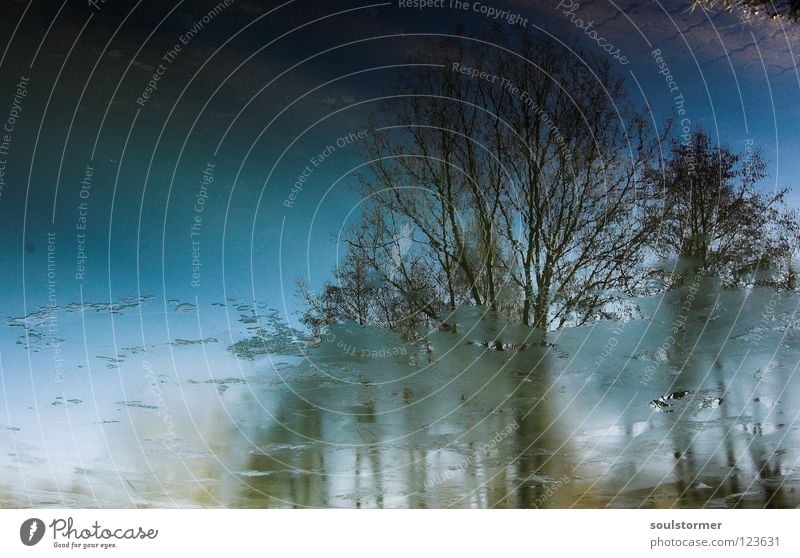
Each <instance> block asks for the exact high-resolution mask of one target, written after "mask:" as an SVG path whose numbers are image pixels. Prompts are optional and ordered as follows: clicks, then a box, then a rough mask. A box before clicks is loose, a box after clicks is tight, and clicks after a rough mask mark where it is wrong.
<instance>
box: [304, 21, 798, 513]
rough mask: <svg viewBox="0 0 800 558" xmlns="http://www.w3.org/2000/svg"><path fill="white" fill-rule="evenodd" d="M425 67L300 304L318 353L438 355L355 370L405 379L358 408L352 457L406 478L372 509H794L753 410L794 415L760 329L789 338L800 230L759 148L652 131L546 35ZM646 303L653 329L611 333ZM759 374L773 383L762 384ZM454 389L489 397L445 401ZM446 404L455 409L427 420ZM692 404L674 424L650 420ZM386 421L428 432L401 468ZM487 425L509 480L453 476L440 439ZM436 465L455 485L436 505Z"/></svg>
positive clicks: (603, 73)
mask: <svg viewBox="0 0 800 558" xmlns="http://www.w3.org/2000/svg"><path fill="white" fill-rule="evenodd" d="M495 42H497V41H495ZM413 62H414V63H415V65H412V66H410V67H409V69H407V70H405V71H404V73H403V74H402V76H401V78H400V80H399V82H398V83H397V84H396V88H395V90H394V91H393V94H392V95H391V96H389V99H388V100H387V101H386V102H385V103H384V104H382V105H380V106H379V107H378V108H376V110H375V112H374V113H373V115H372V122H371V126H370V129H371V132H370V134H369V139H368V141H367V142H366V144H365V147H364V148H363V156H364V161H365V169H366V170H365V171H364V172H362V174H361V175H360V176H359V177H358V181H357V183H356V184H355V185H354V187H355V188H357V189H358V191H359V192H360V193H361V194H362V196H363V203H362V204H361V211H360V217H359V220H358V221H357V222H356V223H354V224H352V225H350V226H349V228H347V229H346V230H345V231H344V233H343V235H342V236H341V238H340V240H341V242H342V244H343V246H344V247H345V250H344V251H343V254H344V255H343V258H342V260H341V261H340V263H339V265H338V266H337V267H336V269H335V270H334V277H333V280H331V281H329V282H328V283H326V284H325V285H323V286H322V288H321V289H319V290H313V289H312V288H311V287H310V286H309V285H307V284H305V283H301V285H300V295H301V296H302V298H303V299H304V300H305V301H306V302H307V304H308V310H307V311H306V313H305V314H304V316H303V318H302V321H303V322H304V324H305V325H306V326H307V327H308V328H309V329H310V330H311V331H312V334H313V335H312V339H313V340H314V341H315V343H312V345H315V344H317V342H318V343H319V344H321V345H323V347H322V348H323V349H324V345H325V343H324V340H325V339H328V340H330V339H335V340H337V341H341V340H342V339H344V340H345V341H347V342H346V343H345V346H350V345H352V344H357V345H359V346H360V344H363V343H366V342H367V340H368V339H369V338H371V336H374V335H375V332H376V331H378V330H383V331H390V332H391V335H394V336H397V338H398V339H401V340H402V341H397V343H403V342H409V341H417V340H421V341H423V342H421V343H420V344H419V347H421V349H420V354H422V355H425V356H427V358H418V357H420V354H417V353H416V352H415V351H414V350H412V349H409V352H408V357H407V358H406V352H405V350H404V351H403V352H402V358H396V359H394V360H385V361H381V362H380V364H376V362H375V361H371V360H370V359H363V358H362V359H349V360H348V361H347V366H348V367H351V368H352V371H353V373H356V374H360V375H361V376H359V378H363V379H368V381H369V382H372V381H377V380H376V378H382V377H383V376H384V375H385V376H386V377H389V378H403V379H404V380H403V385H402V386H400V387H402V389H400V387H398V388H397V389H396V390H395V391H396V393H393V394H391V393H390V394H388V395H387V398H386V399H381V397H380V396H379V395H378V394H379V390H377V389H376V388H375V386H374V385H372V384H371V383H370V384H369V388H368V389H367V392H368V393H366V394H365V400H364V401H362V402H360V403H359V404H361V405H366V404H369V406H370V407H369V408H370V409H374V410H375V413H374V416H375V417H376V418H375V425H374V426H373V425H371V426H370V430H371V431H373V432H375V433H376V435H377V438H376V440H369V441H367V440H362V439H361V438H358V437H356V438H355V439H356V440H358V441H363V442H365V443H366V444H367V445H368V447H369V450H370V451H371V452H377V454H375V453H369V452H367V453H364V454H363V455H361V454H360V453H359V452H356V459H355V463H356V467H358V468H359V470H362V469H361V467H362V465H363V464H364V463H367V462H369V463H371V466H370V470H372V469H376V468H378V467H377V466H376V465H375V464H374V463H383V464H386V463H401V464H403V465H402V466H400V467H399V468H398V471H405V469H404V468H403V467H404V466H405V465H407V466H408V467H409V469H408V470H409V471H414V473H413V474H411V473H409V475H411V476H409V477H408V478H400V476H399V475H398V476H397V477H395V478H392V476H391V475H389V476H384V475H381V476H380V482H381V490H380V491H379V492H381V493H382V491H383V490H386V491H387V493H389V492H394V493H398V491H399V492H400V493H403V491H407V492H406V494H408V495H409V499H408V500H406V504H407V505H413V506H415V507H416V506H419V507H421V506H434V507H435V506H440V505H465V506H473V505H476V506H510V507H525V506H542V507H545V506H547V507H563V506H588V507H598V506H623V507H627V506H633V505H635V506H653V507H658V506H690V507H692V506H700V505H703V506H705V505H710V506H722V507H733V506H749V507H753V506H779V507H784V506H788V505H792V504H793V503H794V504H796V502H797V499H796V496H795V495H794V493H793V492H792V491H793V490H794V486H795V485H796V483H795V481H793V480H792V479H791V475H792V472H791V471H789V470H788V469H787V465H786V463H784V454H785V452H786V451H791V450H787V445H788V441H787V442H786V443H784V439H783V438H781V439H778V438H772V439H767V438H765V437H764V436H763V433H764V429H767V430H770V431H776V430H779V429H781V428H783V427H784V426H785V424H784V423H783V422H781V421H782V420H783V419H781V418H780V416H779V415H781V414H782V410H781V409H780V406H779V404H778V403H775V404H774V405H773V406H771V407H767V406H765V405H763V404H762V403H760V402H759V401H760V397H763V398H764V400H765V401H766V400H769V401H778V400H780V399H786V400H793V399H795V398H796V397H797V396H798V394H797V393H795V392H794V391H793V390H791V389H790V388H789V387H788V383H787V381H786V378H787V377H788V372H790V371H791V370H789V368H791V363H790V362H788V361H790V360H792V359H795V361H796V359H797V358H798V357H797V353H796V351H792V350H791V349H785V348H784V347H783V345H781V343H782V341H781V340H780V339H778V337H779V336H778V334H774V335H773V333H770V332H771V331H774V327H773V326H772V325H770V327H773V329H768V328H767V326H765V324H764V323H762V322H766V321H773V318H774V320H775V321H779V320H780V321H781V322H782V326H781V327H783V328H784V329H783V330H781V331H782V332H784V333H785V332H787V331H788V329H789V328H790V327H791V326H790V321H791V318H790V317H789V309H791V308H792V305H793V304H795V302H796V300H797V295H796V294H795V293H794V292H793V291H794V290H795V288H796V273H795V271H794V268H793V265H792V259H793V257H794V255H795V252H796V250H797V247H798V245H799V244H800V236H799V235H800V226H799V225H798V217H797V214H796V212H795V211H794V210H793V209H791V208H790V207H788V206H787V204H786V197H787V194H788V190H786V189H772V190H770V189H769V188H768V187H767V185H766V184H765V179H766V172H765V170H766V164H765V162H764V160H763V157H762V155H761V153H760V151H759V150H758V149H757V148H756V147H755V146H747V147H746V148H745V149H743V150H742V151H737V150H735V149H732V148H731V147H728V146H726V145H724V144H723V143H721V142H719V141H717V140H715V139H713V138H712V137H711V136H710V135H709V134H708V133H707V132H706V131H704V130H697V131H694V132H689V133H687V134H684V135H679V136H674V135H671V132H670V129H671V127H670V124H669V122H667V123H665V124H664V125H663V126H660V128H661V129H660V130H658V129H656V128H655V127H654V125H653V120H652V117H651V115H650V114H648V113H646V112H643V111H642V110H641V109H639V108H638V107H637V106H636V104H635V103H634V102H633V101H631V99H630V98H629V97H628V95H627V93H626V87H625V83H624V80H623V78H622V77H621V76H620V75H618V74H617V72H616V71H615V69H614V68H612V67H611V66H610V65H609V63H608V61H607V60H606V59H604V58H602V57H601V56H598V55H596V53H591V52H578V51H570V50H568V49H566V48H565V47H564V46H563V45H560V44H556V43H554V42H552V41H549V40H547V39H546V38H543V37H533V36H530V37H529V38H527V39H520V42H519V44H515V45H514V48H513V49H511V50H507V49H505V48H503V47H499V46H497V45H495V44H493V43H492V41H488V42H484V41H468V40H463V41H444V42H437V48H436V49H431V50H429V51H428V52H426V53H425V54H423V55H420V56H418V57H417V58H415V59H414V60H413ZM743 287H747V288H743ZM776 292H780V293H783V295H782V296H780V297H778V299H773V298H770V296H771V295H770V293H776ZM652 294H658V295H660V296H659V297H658V298H659V300H660V303H659V304H658V305H657V307H655V309H654V310H652V311H651V313H650V314H649V315H646V318H647V319H646V320H643V321H640V322H639V324H643V325H644V326H646V327H638V326H637V324H636V323H634V325H633V326H631V327H630V329H629V330H625V331H623V330H622V329H614V328H618V327H621V326H620V324H619V322H628V321H631V320H634V319H635V318H637V317H642V316H644V314H642V313H641V312H640V309H639V308H638V305H639V304H645V302H643V301H645V300H646V296H647V295H652ZM650 300H652V299H650ZM774 300H777V301H778V302H777V303H776V304H774V305H773V301H774ZM765 309H767V310H765ZM778 309H780V310H778ZM765 312H766V313H768V314H769V315H767V314H765ZM465 316H469V319H465ZM765 316H766V317H765ZM759 320H760V321H759ZM784 322H785V323H784ZM353 324H355V326H356V327H351V328H350V329H349V330H347V331H345V330H343V329H341V328H342V327H350V326H352V325H353ZM587 324H592V325H593V327H592V328H591V329H589V328H584V330H582V333H576V332H577V331H579V330H576V329H573V327H568V326H584V325H587ZM554 330H559V334H558V336H557V337H558V338H557V339H556V338H555V337H556V336H552V335H551V336H549V335H548V332H552V331H554ZM738 330H743V333H740V334H739V335H744V336H750V337H752V340H751V345H747V346H745V345H744V344H743V343H742V342H741V341H738V340H737V335H736V334H735V331H738ZM595 331H596V332H601V333H600V334H598V333H594V334H595V335H601V334H602V336H601V337H599V338H595V337H592V334H593V332H595ZM571 332H572V333H571ZM781 334H783V333H781ZM576 335H581V336H582V337H581V339H580V340H579V341H580V345H579V343H578V342H577V341H578V340H577V339H576V338H575V337H574V336H576ZM347 336H349V337H347ZM359 336H361V339H359ZM352 339H355V341H352V342H351V341H350V340H352ZM570 339H572V340H573V341H576V342H575V343H573V344H570V343H571V341H570ZM665 339H670V340H671V341H670V342H669V343H666V342H665ZM611 340H613V345H610V342H611ZM551 341H552V342H551ZM764 344H772V345H774V346H770V347H768V350H760V348H759V349H758V350H751V349H753V348H755V347H756V345H758V346H759V347H761V345H764ZM412 346H413V345H412ZM610 346H613V347H614V348H615V349H614V350H613V351H611V350H609V352H608V353H603V360H602V363H601V364H598V361H597V360H596V357H597V354H598V353H600V352H601V350H603V349H601V348H603V347H605V348H608V347H610ZM651 348H652V349H653V350H651ZM662 348H663V351H662V350H661V349H662ZM662 353H663V354H662ZM319 354H320V355H322V354H323V353H322V352H320V353H319ZM324 354H328V353H324ZM334 354H335V351H334ZM348 354H349V353H348ZM314 355H317V353H314V352H313V350H312V353H311V356H312V359H313V358H314ZM567 357H569V358H567ZM319 361H320V362H323V359H319ZM759 367H772V368H773V369H778V370H781V372H778V373H776V374H775V377H774V379H773V381H771V382H766V383H765V382H762V381H761V378H760V377H759V376H758V375H757V374H753V372H752V370H753V369H759ZM587 370H589V371H590V372H587ZM410 371H412V372H413V373H411V374H410V373H409V372H410ZM462 374H463V375H465V376H467V377H469V378H478V379H479V380H480V383H479V384H476V385H472V386H469V387H463V386H461V385H460V384H458V383H454V384H453V385H451V384H450V382H451V380H452V379H453V378H454V377H455V378H458V379H459V381H460V380H461V375H462ZM406 378H410V380H408V381H406ZM471 381H472V380H471ZM429 383H430V384H431V385H428V384H429ZM595 383H597V385H596V386H595ZM442 385H445V386H446V388H443V389H439V388H440V387H441V386H442ZM426 386H427V387H426ZM433 386H435V387H436V393H437V394H439V396H440V397H441V398H442V400H441V401H438V400H437V402H436V404H433V402H432V401H426V403H425V405H424V406H423V405H416V401H418V399H419V397H418V394H420V393H425V392H430V391H432V390H433V389H434V388H433ZM456 386H458V387H456ZM679 391H680V392H681V393H686V394H687V397H686V398H685V401H682V402H681V405H682V406H681V405H678V404H676V406H675V408H671V409H669V410H667V411H665V412H659V410H658V409H656V410H652V409H650V407H649V406H648V402H649V401H651V400H654V399H658V398H659V397H664V396H667V395H668V394H670V393H675V392H679ZM698 393H699V394H701V395H700V396H699V397H695V395H697V394H698ZM754 394H756V395H755V396H754ZM706 396H707V398H706V399H707V400H709V401H717V402H720V404H719V405H714V406H709V405H702V404H701V403H702V401H703V400H704V399H703V398H705V397H706ZM337 397H339V396H338V394H337ZM498 402H503V403H502V404H499V403H498ZM723 402H724V403H723ZM476 403H480V407H479V410H476V409H472V410H471V411H470V409H471V406H472V405H475V404H476ZM394 405H401V408H403V409H405V410H404V412H403V417H404V421H403V426H404V427H410V426H411V425H414V426H415V427H416V426H419V427H420V429H419V430H414V432H415V433H418V439H415V440H414V443H413V444H410V445H411V447H413V448H414V449H413V451H411V452H410V453H409V455H408V456H400V454H392V451H393V450H394V448H392V449H385V448H382V447H379V446H378V445H373V444H379V443H380V442H381V441H382V440H384V439H385V437H386V436H390V435H391V432H392V428H393V427H392V426H390V424H391V423H390V422H389V423H384V422H383V421H384V418H383V414H382V412H381V411H385V410H387V409H393V408H394ZM470 412H471V413H473V414H470ZM406 415H407V416H406ZM443 416H444V417H447V420H446V421H440V418H441V417H443ZM486 417H491V419H492V420H491V424H492V428H491V429H490V428H483V429H482V431H481V435H489V436H490V437H491V433H492V432H496V431H499V430H501V429H502V428H504V426H505V425H507V424H508V421H509V420H513V422H514V424H516V425H518V428H515V429H514V431H513V434H511V435H510V436H509V437H508V439H507V440H504V442H503V444H502V447H500V448H499V453H498V459H497V460H494V458H495V456H494V455H493V456H492V458H493V459H492V460H491V461H494V465H491V464H490V463H489V461H490V460H486V463H484V462H483V461H480V462H477V463H475V464H473V463H470V465H469V467H466V468H464V469H463V471H462V469H461V468H460V465H459V463H461V462H462V461H463V456H464V455H471V453H470V452H473V453H474V451H475V449H474V447H479V444H480V438H478V439H477V440H475V439H473V440H469V441H470V442H471V443H473V444H474V447H473V446H469V447H466V448H465V447H458V448H455V449H457V450H458V451H455V452H454V454H453V455H450V456H446V457H445V458H442V457H440V456H439V454H440V452H442V451H444V450H443V449H442V448H443V447H446V446H442V444H441V441H439V440H436V439H435V438H431V431H430V429H429V427H428V425H430V424H438V423H440V422H445V423H447V424H449V425H451V426H452V425H455V429H456V430H457V431H459V432H461V431H463V430H466V429H467V428H468V426H469V425H473V424H475V423H476V421H477V422H478V423H482V421H483V420H484V419H485V418H486ZM709 417H710V418H709ZM711 418H713V420H711ZM417 421H422V424H417ZM706 421H708V422H706ZM356 426H357V425H356ZM359 451H361V452H362V453H363V452H364V451H366V450H363V449H362V450H359ZM448 451H449V450H448ZM459 452H460V453H459ZM390 454H392V455H391V457H390V456H389V455H390ZM376 455H377V456H378V457H376ZM398 459H399V461H397V460H398ZM448 459H449V460H450V461H448ZM370 460H377V461H375V462H374V463H373V461H370ZM442 467H449V468H450V470H455V471H457V473H454V475H456V477H457V479H456V480H455V481H454V482H453V483H447V482H443V483H441V484H438V483H434V484H433V485H432V484H431V483H430V475H433V476H434V477H436V476H437V475H441V471H442ZM454 468H455V469H454ZM787 479H788V480H789V485H790V486H791V488H787V487H786V486H785V485H784V483H785V482H786V481H787ZM367 484H368V485H369V482H367ZM556 486H557V490H555V489H554V487H556ZM356 492H359V491H356ZM369 494H372V495H373V496H374V494H375V492H371V493H369ZM412 496H413V497H412ZM370 498H371V496H369V495H368V497H366V499H364V500H363V501H364V502H371V503H372V504H373V505H374V503H375V502H374V501H373V500H371V499H370ZM359 501H362V500H359ZM382 504H383V502H382ZM387 505H389V504H388V503H387Z"/></svg>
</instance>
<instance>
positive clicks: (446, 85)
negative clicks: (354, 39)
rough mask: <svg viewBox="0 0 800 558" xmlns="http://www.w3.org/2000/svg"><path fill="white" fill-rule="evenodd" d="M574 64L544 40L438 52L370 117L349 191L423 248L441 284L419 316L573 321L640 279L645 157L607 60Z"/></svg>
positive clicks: (648, 137) (638, 127) (647, 142)
mask: <svg viewBox="0 0 800 558" xmlns="http://www.w3.org/2000/svg"><path fill="white" fill-rule="evenodd" d="M573 56H574V55H573V54H571V53H569V52H568V51H566V50H565V49H564V48H563V47H561V46H559V45H556V44H554V43H553V42H550V41H547V40H544V39H542V38H537V39H535V40H534V39H527V40H523V42H522V43H521V44H520V45H518V46H517V48H515V51H514V52H511V51H508V50H505V49H503V48H502V47H499V46H487V45H486V44H480V45H477V46H474V47H471V48H463V47H460V46H456V45H455V44H452V43H448V44H446V45H445V46H444V48H442V49H441V50H439V52H438V54H434V55H430V54H429V55H426V56H425V58H424V60H425V61H426V62H427V63H429V64H431V63H435V64H439V67H437V68H435V69H431V68H423V69H416V70H413V71H411V72H410V73H409V74H408V75H406V79H405V81H404V82H403V86H404V87H405V88H407V89H410V90H411V91H413V94H408V95H404V96H401V97H399V98H397V99H393V100H392V102H391V103H390V104H389V105H388V106H387V107H385V108H384V110H383V111H382V112H381V113H380V114H379V115H377V116H376V118H375V119H374V121H373V129H375V133H374V134H372V141H371V143H370V144H369V149H368V151H367V153H366V155H367V156H368V157H369V159H370V172H369V174H366V175H365V176H363V177H362V180H361V191H362V193H363V195H364V196H365V197H367V198H368V199H369V200H371V203H373V204H375V205H376V206H377V207H379V208H380V210H381V211H385V212H386V213H388V214H392V215H401V216H403V217H404V218H406V219H408V221H409V222H411V223H412V224H413V225H414V226H415V228H416V230H418V231H419V234H420V237H421V238H423V239H424V243H425V246H426V248H427V250H428V251H429V252H430V254H431V257H430V264H432V265H435V268H436V270H437V273H435V275H439V274H440V275H441V276H442V279H443V281H442V284H441V287H443V288H442V289H433V290H431V291H430V293H429V294H430V296H431V297H432V301H431V304H430V306H431V307H441V306H445V307H449V308H453V307H454V306H455V305H457V304H459V303H463V302H465V300H464V299H465V298H466V299H467V300H466V301H468V302H469V303H471V304H475V305H482V306H485V307H487V309H489V310H498V309H500V310H503V311H508V312H510V313H511V314H517V315H518V316H519V318H520V319H521V321H522V322H524V323H525V324H529V325H535V326H537V327H541V328H550V327H554V326H560V325H563V324H564V323H566V322H567V321H571V322H573V323H584V322H585V321H587V320H589V319H591V318H592V317H595V316H597V315H598V313H599V312H601V309H602V308H603V307H604V305H606V304H607V303H608V302H609V301H610V300H612V299H613V298H614V297H616V296H619V295H620V293H622V292H624V291H626V290H628V289H630V288H631V287H632V286H633V285H634V284H635V283H636V281H637V279H638V278H639V276H640V275H641V273H640V271H641V270H640V267H641V266H638V265H637V264H638V263H639V260H640V254H641V251H642V250H643V248H644V246H645V243H646V241H647V240H648V235H647V230H646V229H645V227H644V226H643V222H642V220H641V219H640V218H639V217H640V215H639V212H638V211H637V207H638V205H639V203H640V202H642V201H643V200H644V199H645V198H646V195H647V193H646V192H645V191H644V189H643V188H642V187H641V186H642V183H641V181H640V180H639V179H640V178H641V176H642V174H643V170H644V168H645V165H646V163H647V161H648V158H649V157H650V154H651V153H654V152H657V150H655V149H653V138H652V134H651V133H650V130H649V129H648V128H647V126H645V124H644V121H643V119H642V118H641V117H640V116H639V115H638V114H636V112H635V111H633V110H632V109H631V108H630V104H629V103H628V102H627V101H626V99H625V96H624V94H623V87H622V81H621V79H620V78H618V77H616V76H615V75H614V74H613V72H612V70H611V69H610V67H609V65H608V63H607V62H606V61H605V60H603V59H600V58H597V57H595V56H593V55H590V54H585V53H582V54H581V56H580V58H578V60H581V61H583V63H582V64H581V63H576V60H574V59H572V57H573ZM481 72H483V73H481ZM476 74H477V75H476ZM464 295H466V296H464Z"/></svg>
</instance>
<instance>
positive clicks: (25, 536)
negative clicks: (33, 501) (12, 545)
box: [19, 517, 44, 546]
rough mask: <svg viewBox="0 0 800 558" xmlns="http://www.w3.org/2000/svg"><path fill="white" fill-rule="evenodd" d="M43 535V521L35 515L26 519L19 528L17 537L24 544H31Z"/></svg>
mask: <svg viewBox="0 0 800 558" xmlns="http://www.w3.org/2000/svg"><path fill="white" fill-rule="evenodd" d="M42 537H44V521H42V520H41V519H38V518H36V517H32V518H30V519H26V520H25V521H23V522H22V526H21V527H20V528H19V539H20V540H21V541H22V544H24V545H25V546H33V545H35V544H36V543H38V542H39V541H40V540H42Z"/></svg>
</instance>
